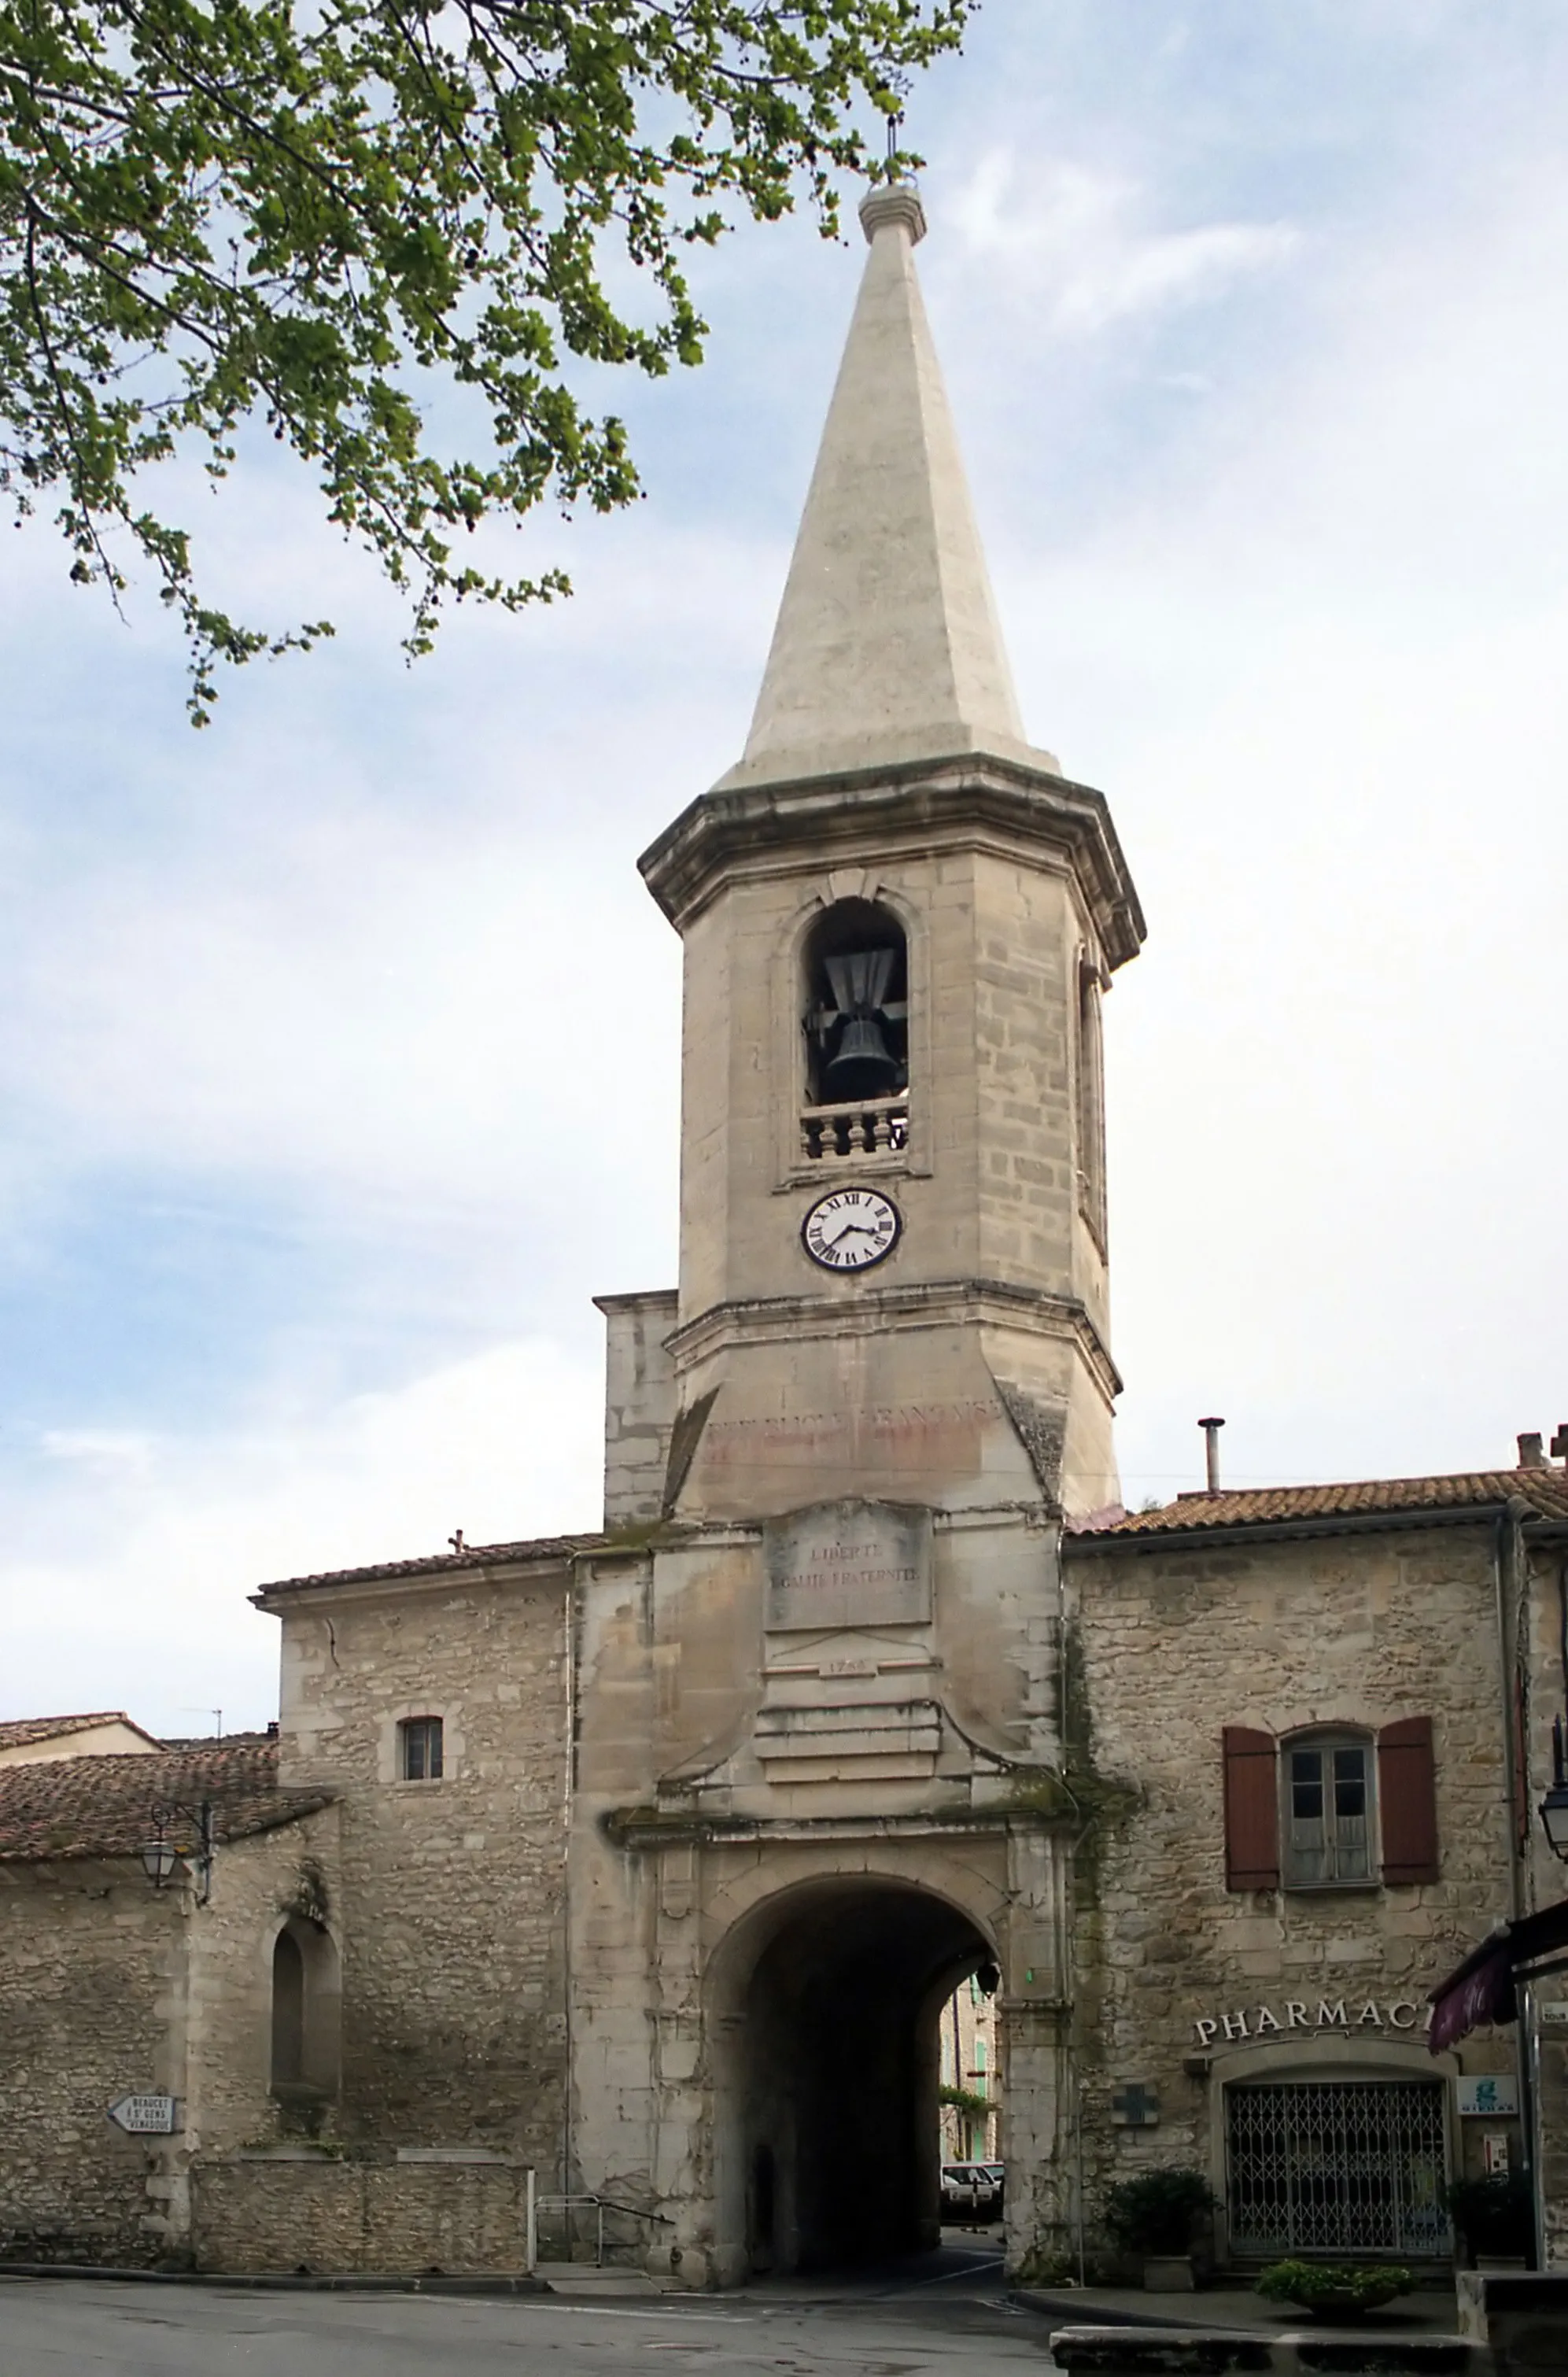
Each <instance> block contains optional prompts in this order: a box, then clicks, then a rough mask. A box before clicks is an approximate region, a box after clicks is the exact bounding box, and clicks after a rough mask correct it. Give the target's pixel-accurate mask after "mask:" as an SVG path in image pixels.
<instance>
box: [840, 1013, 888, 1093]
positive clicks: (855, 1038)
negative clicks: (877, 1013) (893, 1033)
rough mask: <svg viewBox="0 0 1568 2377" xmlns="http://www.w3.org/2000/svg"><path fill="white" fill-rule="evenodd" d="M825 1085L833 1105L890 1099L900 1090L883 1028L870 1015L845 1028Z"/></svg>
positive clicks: (858, 1018)
mask: <svg viewBox="0 0 1568 2377" xmlns="http://www.w3.org/2000/svg"><path fill="white" fill-rule="evenodd" d="M824 1085H825V1087H826V1089H827V1091H828V1093H829V1102H830V1103H831V1104H837V1103H838V1102H839V1101H840V1100H841V1099H849V1098H886V1097H891V1096H892V1093H893V1092H894V1090H896V1089H897V1087H898V1065H897V1062H896V1060H895V1059H894V1058H893V1057H891V1056H890V1055H889V1053H888V1044H887V1042H886V1041H885V1040H884V1039H883V1037H882V1033H881V1026H880V1024H877V1023H873V1022H872V1021H871V1018H870V1017H869V1016H868V1015H852V1016H851V1017H850V1019H849V1021H848V1022H847V1023H846V1024H845V1025H844V1038H843V1039H842V1040H841V1041H840V1042H839V1045H838V1054H837V1056H836V1057H833V1059H832V1062H831V1064H830V1065H829V1066H828V1068H827V1072H826V1075H825V1081H824Z"/></svg>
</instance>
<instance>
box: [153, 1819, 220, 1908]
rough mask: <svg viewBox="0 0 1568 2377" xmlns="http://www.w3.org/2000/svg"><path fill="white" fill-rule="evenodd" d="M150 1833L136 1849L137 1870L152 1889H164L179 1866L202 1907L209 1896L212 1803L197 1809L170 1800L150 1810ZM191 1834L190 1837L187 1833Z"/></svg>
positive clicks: (212, 1839) (213, 1841) (211, 1850)
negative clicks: (194, 1883) (192, 1885)
mask: <svg viewBox="0 0 1568 2377" xmlns="http://www.w3.org/2000/svg"><path fill="white" fill-rule="evenodd" d="M152 1823H153V1833H152V1838H151V1839H150V1840H147V1841H143V1843H142V1845H141V1849H140V1852H139V1854H140V1857H141V1869H142V1871H143V1872H144V1873H145V1874H146V1876H147V1878H148V1880H149V1881H150V1883H151V1884H152V1887H153V1889H154V1890H164V1889H166V1888H167V1887H168V1885H169V1883H170V1882H171V1881H174V1877H175V1875H176V1873H177V1871H178V1870H179V1869H180V1868H181V1867H182V1866H183V1867H184V1868H185V1869H186V1872H187V1873H188V1874H190V1875H191V1877H192V1879H193V1880H194V1881H195V1882H196V1903H197V1905H198V1906H205V1905H206V1904H207V1902H208V1900H209V1898H210V1897H211V1895H212V1852H213V1849H214V1847H215V1845H216V1843H215V1840H214V1836H213V1831H212V1802H211V1801H210V1800H209V1799H203V1801H202V1802H201V1805H200V1806H199V1807H198V1808H187V1807H186V1806H185V1804H184V1803H183V1801H181V1800H178V1799H170V1800H167V1801H165V1802H164V1803H163V1804H162V1806H160V1807H155V1808H154V1809H153V1810H152ZM191 1834H195V1838H194V1840H193V1839H192V1838H191Z"/></svg>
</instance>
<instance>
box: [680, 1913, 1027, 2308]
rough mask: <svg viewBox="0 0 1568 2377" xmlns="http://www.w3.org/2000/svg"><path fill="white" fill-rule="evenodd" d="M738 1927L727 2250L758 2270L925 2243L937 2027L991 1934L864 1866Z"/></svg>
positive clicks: (930, 2221)
mask: <svg viewBox="0 0 1568 2377" xmlns="http://www.w3.org/2000/svg"><path fill="white" fill-rule="evenodd" d="M743 1929H744V1935H745V1936H744V1937H743V1938H742V1939H741V1940H740V1941H731V1942H730V1943H728V1946H729V1951H730V1953H729V1954H728V1955H727V1956H726V1957H725V1958H724V1960H723V1963H724V1973H723V1981H722V1987H723V1993H724V2001H725V2002H724V2004H723V2005H722V2007H721V2008H720V2009H718V2011H719V2015H720V2019H719V2024H718V2036H719V2038H720V2041H721V2063H722V2066H723V2067H724V2068H723V2069H722V2070H721V2072H720V2075H719V2076H720V2121H721V2140H720V2149H719V2151H720V2170H719V2174H718V2177H719V2195H720V2221H721V2227H722V2228H724V2229H725V2230H727V2231H728V2238H729V2240H733V2242H734V2243H736V2244H743V2252H741V2253H739V2254H736V2256H735V2261H736V2262H738V2263H739V2264H740V2266H742V2267H744V2268H748V2269H749V2270H750V2271H751V2272H753V2273H755V2274H759V2275H760V2274H761V2273H764V2272H767V2271H770V2270H772V2271H779V2272H787V2271H792V2270H810V2269H823V2268H829V2267H832V2266H835V2265H843V2264H852V2263H856V2262H868V2261H877V2260H881V2259H884V2258H886V2257H888V2256H890V2255H893V2254H899V2253H907V2252H917V2251H920V2250H922V2249H924V2248H927V2247H930V2246H934V2245H935V2244H936V2243H937V2242H938V2241H939V2233H940V2232H939V2213H938V2185H939V2177H940V2122H939V2117H938V2099H937V2088H938V2079H939V2042H938V2036H937V2025H938V2021H939V2017H940V2012H941V2008H942V2005H943V2003H944V2001H946V1999H947V1998H948V1997H949V1996H950V1995H951V1993H952V1989H954V1988H955V1986H956V1985H957V1983H958V1982H959V1981H960V1980H961V1979H962V1978H963V1977H964V1975H965V1974H966V1973H972V1972H975V1971H976V1970H978V1969H979V1968H981V1967H982V1966H985V1965H988V1964H989V1962H990V1959H991V1955H992V1950H991V1948H990V1945H989V1943H988V1942H987V1940H986V1939H985V1938H984V1936H983V1934H982V1933H981V1932H980V1931H979V1930H978V1929H976V1926H975V1924H974V1923H973V1922H972V1921H971V1920H970V1918H969V1917H967V1916H966V1915H964V1914H963V1913H962V1912H961V1911H960V1910H959V1909H958V1908H957V1907H955V1906H953V1905H951V1904H950V1902H949V1901H947V1900H946V1899H943V1898H939V1897H937V1896H936V1895H935V1894H934V1893H930V1892H928V1891H923V1890H918V1889H915V1888H913V1887H911V1886H909V1885H908V1884H905V1883H900V1882H895V1881H876V1880H873V1879H871V1878H868V1877H865V1876H860V1877H854V1878H851V1877H844V1878H840V1877H833V1878H832V1879H828V1880H824V1881H820V1882H813V1883H808V1884H803V1885H800V1886H797V1887H796V1888H795V1889H793V1890H790V1891H788V1892H786V1893H782V1895H781V1897H780V1898H779V1899H777V1900H773V1901H770V1902H769V1903H768V1904H766V1905H763V1906H761V1907H760V1908H758V1909H757V1910H756V1912H755V1913H754V1915H753V1916H752V1917H750V1918H748V1921H747V1923H746V1924H745V1926H744V1927H743ZM726 2258H727V2257H726ZM732 2266H734V2264H733V2263H732Z"/></svg>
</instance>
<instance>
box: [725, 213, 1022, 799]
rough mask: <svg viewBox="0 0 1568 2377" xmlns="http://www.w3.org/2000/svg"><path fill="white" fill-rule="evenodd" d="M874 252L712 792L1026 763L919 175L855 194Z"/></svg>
mask: <svg viewBox="0 0 1568 2377" xmlns="http://www.w3.org/2000/svg"><path fill="white" fill-rule="evenodd" d="M860 220H861V222H862V224H863V225H864V227H865V232H866V237H867V239H868V242H869V244H870V249H871V253H870V255H869V257H868V259H867V263H866V270H865V275H864V278H863V279H862V281H861V283H860V295H859V299H858V302H857V303H856V308H855V318H854V320H853V322H852V323H851V325H850V330H849V339H848V342H847V344H846V345H845V348H844V361H843V363H842V364H840V366H839V376H838V382H837V385H836V387H835V388H834V389H833V397H832V405H831V406H830V408H829V411H828V420H827V426H826V428H825V429H824V430H823V432H822V443H821V448H820V451H819V453H818V456H817V467H816V470H815V471H814V472H813V473H812V478H811V488H810V492H809V494H808V496H807V498H806V511H805V516H804V518H803V519H802V520H801V523H800V533H799V535H798V537H797V538H796V546H795V557H794V559H793V561H792V562H791V564H790V570H789V578H788V580H787V582H786V584H785V587H784V601H783V603H781V604H780V606H779V615H778V623H777V625H776V627H774V629H773V642H772V651H770V652H769V655H768V666H767V670H766V673H765V674H764V675H763V679H762V690H761V692H760V695H759V696H758V700H757V710H756V714H755V716H754V717H753V719H752V722H751V732H750V735H749V736H748V739H747V745H746V751H745V755H744V757H743V758H741V760H740V762H739V764H738V766H736V767H735V768H732V769H731V770H730V771H729V773H728V774H727V775H726V776H724V778H722V779H721V783H720V787H719V789H724V790H730V789H740V788H741V787H744V786H746V785H749V784H761V783H771V782H786V781H789V780H792V779H799V778H802V777H810V776H820V775H829V774H836V773H840V772H842V771H844V770H850V769H860V768H877V767H882V766H887V765H889V764H892V763H894V762H897V761H899V760H908V759H936V758H949V757H956V756H958V755H960V754H962V753H964V752H970V751H989V752H993V753H996V754H997V755H998V756H999V757H1004V758H1008V757H1011V758H1027V759H1028V760H1029V761H1030V762H1032V764H1033V765H1034V766H1035V767H1042V766H1043V767H1045V768H1047V769H1048V770H1051V771H1053V772H1055V771H1056V770H1057V762H1056V760H1055V759H1054V758H1052V757H1051V756H1050V754H1049V753H1048V752H1041V751H1030V750H1028V748H1027V747H1026V745H1025V743H1024V735H1023V725H1022V723H1021V721H1020V719H1019V715H1018V701H1017V697H1016V696H1015V694H1014V692H1013V689H1012V676H1011V671H1010V669H1009V667H1008V663H1007V653H1006V651H1005V650H1004V648H1003V645H1002V639H1001V629H1000V627H999V624H998V621H997V615H996V605H995V603H994V602H993V600H992V596H991V588H990V580H989V579H988V578H987V574H986V561H985V555H984V554H983V553H982V552H981V549H980V538H979V532H978V531H977V530H976V525H975V515H974V510H973V508H972V507H971V504H970V500H969V489H968V486H967V484H966V482H965V480H964V464H963V461H962V460H961V459H960V456H959V451H958V440H957V438H956V436H954V434H953V426H952V414H951V413H950V412H949V411H948V402H947V394H946V390H945V389H944V388H943V387H942V378H941V371H940V365H939V364H938V362H937V355H936V349H935V347H934V346H933V344H932V341H931V332H930V326H929V324H928V322H927V319H926V309H925V306H924V305H922V303H921V299H920V284H919V282H918V281H917V280H916V276H915V257H914V250H915V245H916V241H918V240H920V239H922V238H923V237H924V236H925V231H926V218H925V214H924V212H923V210H922V209H921V205H920V198H919V194H918V192H917V191H916V187H915V185H914V184H913V183H911V182H893V183H889V184H884V185H882V186H880V187H879V188H877V189H874V190H872V191H870V192H868V195H867V196H866V197H864V198H863V199H862V200H861V203H860Z"/></svg>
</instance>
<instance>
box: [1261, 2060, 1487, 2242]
mask: <svg viewBox="0 0 1568 2377" xmlns="http://www.w3.org/2000/svg"><path fill="white" fill-rule="evenodd" d="M1226 2097H1227V2107H1226V2111H1227V2149H1228V2160H1229V2188H1228V2196H1227V2212H1228V2214H1229V2221H1230V2244H1231V2251H1232V2252H1237V2253H1247V2254H1251V2253H1268V2254H1275V2253H1398V2254H1434V2253H1446V2252H1448V2251H1449V2231H1448V2220H1447V2216H1446V2215H1445V2213H1444V2211H1443V2208H1442V2186H1443V2177H1444V2170H1445V2153H1444V2138H1443V2084H1442V2081H1441V2080H1322V2081H1319V2080H1312V2081H1279V2082H1275V2083H1258V2084H1248V2085H1246V2086H1241V2087H1231V2088H1227V2091H1226Z"/></svg>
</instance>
